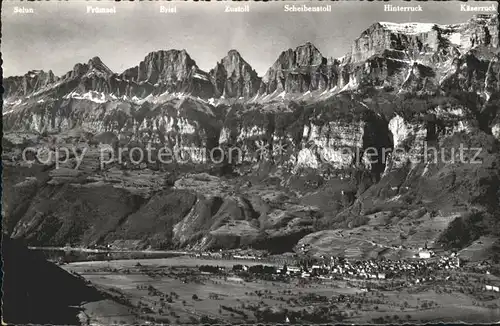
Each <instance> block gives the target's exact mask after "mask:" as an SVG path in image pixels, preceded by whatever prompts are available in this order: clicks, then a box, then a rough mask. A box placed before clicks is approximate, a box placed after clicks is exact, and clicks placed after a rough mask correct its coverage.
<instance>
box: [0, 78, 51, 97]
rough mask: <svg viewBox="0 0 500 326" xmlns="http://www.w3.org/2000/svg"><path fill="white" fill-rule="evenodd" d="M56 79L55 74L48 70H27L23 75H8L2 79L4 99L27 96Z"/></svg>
mask: <svg viewBox="0 0 500 326" xmlns="http://www.w3.org/2000/svg"><path fill="white" fill-rule="evenodd" d="M56 80H57V78H56V76H55V75H54V73H53V72H52V70H49V71H48V72H45V71H43V70H34V71H28V72H27V73H26V74H25V75H24V76H16V77H8V78H5V79H4V80H3V88H4V99H5V100H6V101H7V102H9V100H11V99H19V98H22V97H24V96H28V95H29V94H32V93H34V92H37V91H38V90H40V89H42V88H44V87H47V86H48V85H50V84H52V83H54V82H55V81H56Z"/></svg>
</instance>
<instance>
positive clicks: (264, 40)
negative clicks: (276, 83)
mask: <svg viewBox="0 0 500 326" xmlns="http://www.w3.org/2000/svg"><path fill="white" fill-rule="evenodd" d="M491 3H494V2H488V3H481V4H480V5H487V4H491ZM239 4H248V5H249V6H250V12H249V13H225V12H224V9H225V6H226V5H231V6H235V5H239ZM287 4H288V5H290V4H295V5H301V4H306V5H318V4H322V5H331V6H332V11H331V12H322V13H304V12H300V13H289V12H284V10H283V8H284V6H285V5H287ZM385 4H392V5H406V6H408V5H412V6H416V5H421V6H422V9H423V11H422V12H412V13H408V12H385V11H384V5H385ZM461 4H463V3H460V2H455V1H453V2H432V3H417V2H399V1H391V2H365V1H342V2H312V1H307V2H300V1H276V2H244V3H241V2H238V3H234V2H163V1H141V2H137V1H134V2H109V1H105V0H104V1H99V2H97V1H83V0H72V1H37V2H26V1H23V2H18V1H15V0H14V1H7V2H6V1H3V3H2V16H1V18H2V43H1V45H0V49H1V51H2V59H3V69H4V76H5V77H8V76H13V75H23V74H25V73H26V72H27V71H29V70H35V69H41V70H45V71H48V70H52V71H53V72H54V73H55V74H56V75H62V74H64V73H66V72H67V71H69V70H71V69H72V68H73V66H74V65H75V64H76V63H79V62H81V63H84V62H88V60H89V59H90V58H92V57H94V56H99V57H100V58H101V59H102V61H103V62H104V63H105V64H106V65H107V66H108V67H109V68H111V70H113V71H115V72H117V73H121V72H122V71H124V70H125V69H127V68H130V67H133V66H136V65H137V64H138V63H139V62H140V61H141V60H143V59H144V57H145V56H146V55H147V54H148V53H150V52H152V51H157V50H169V49H179V50H182V49H185V50H186V51H187V52H188V53H189V55H190V56H191V57H192V58H193V59H194V60H195V61H196V63H197V65H198V66H199V67H200V68H201V69H203V70H206V71H208V70H210V69H211V68H213V67H214V66H215V64H216V62H217V61H220V59H222V58H223V57H224V56H225V55H226V54H227V52H228V51H229V50H231V49H236V50H238V51H239V52H240V54H241V55H242V57H243V58H244V59H245V60H246V61H247V62H248V63H249V64H250V65H251V66H252V67H253V68H254V69H255V70H256V71H257V73H258V74H259V75H260V76H262V75H264V74H265V72H266V71H267V69H268V68H269V67H270V66H271V65H272V64H273V62H274V61H275V60H276V59H277V58H278V56H279V54H280V53H281V52H282V51H285V50H287V49H289V48H295V47H297V46H299V45H301V44H304V43H306V42H308V41H309V42H311V43H313V44H314V45H316V47H317V48H318V49H319V50H320V51H321V53H322V54H323V56H325V57H335V58H336V57H340V56H343V55H345V54H346V53H347V52H348V50H349V48H350V45H351V43H352V41H353V40H354V39H355V38H357V37H358V36H359V35H360V34H361V32H363V31H364V30H365V29H367V28H368V27H369V26H370V25H371V24H373V23H375V22H378V21H388V22H397V23H404V22H425V23H437V24H451V23H461V22H465V21H467V20H468V19H469V18H470V17H471V16H472V15H473V13H471V12H463V11H460V5H461ZM469 4H473V3H471V2H470V3H469ZM89 5H91V6H99V7H113V6H115V7H116V11H117V13H116V14H108V15H104V14H101V15H98V14H87V13H86V7H87V6H89ZM173 5H175V6H176V7H177V13H176V14H164V13H160V6H173ZM495 5H496V3H495ZM16 6H17V7H25V8H28V7H29V8H33V9H34V11H35V12H34V13H33V14H15V13H14V7H16Z"/></svg>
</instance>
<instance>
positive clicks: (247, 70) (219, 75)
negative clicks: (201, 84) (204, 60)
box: [210, 50, 260, 99]
mask: <svg viewBox="0 0 500 326" xmlns="http://www.w3.org/2000/svg"><path fill="white" fill-rule="evenodd" d="M210 77H211V79H212V81H213V83H214V87H215V97H220V96H223V97H224V98H241V97H243V98H247V99H248V98H250V97H252V96H254V95H255V94H256V93H257V91H258V88H259V83H260V78H259V77H258V76H257V73H256V72H255V70H253V69H252V67H251V66H250V65H249V64H248V63H247V62H246V61H245V60H244V59H243V58H242V57H241V55H240V54H239V53H238V51H236V50H231V51H229V52H228V54H227V56H225V57H224V58H223V59H222V60H221V61H220V62H218V63H217V65H216V66H215V68H214V69H212V70H211V71H210Z"/></svg>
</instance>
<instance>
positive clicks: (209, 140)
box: [3, 15, 500, 248]
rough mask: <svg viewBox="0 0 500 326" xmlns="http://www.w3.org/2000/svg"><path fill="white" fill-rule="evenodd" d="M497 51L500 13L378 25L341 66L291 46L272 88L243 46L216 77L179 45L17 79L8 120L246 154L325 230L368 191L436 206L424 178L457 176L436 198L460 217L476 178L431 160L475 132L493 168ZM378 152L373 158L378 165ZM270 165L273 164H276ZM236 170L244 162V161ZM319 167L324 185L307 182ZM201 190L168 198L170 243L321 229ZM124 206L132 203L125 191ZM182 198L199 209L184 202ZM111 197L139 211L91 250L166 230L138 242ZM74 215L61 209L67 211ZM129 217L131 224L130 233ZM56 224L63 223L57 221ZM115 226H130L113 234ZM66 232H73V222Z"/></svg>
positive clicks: (29, 221)
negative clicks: (126, 63)
mask: <svg viewBox="0 0 500 326" xmlns="http://www.w3.org/2000/svg"><path fill="white" fill-rule="evenodd" d="M499 58H500V57H499V52H498V18H497V16H484V15H480V16H477V17H475V18H473V19H471V20H470V21H468V22H466V23H464V24H457V25H447V26H440V25H434V24H416V23H415V24H414V23H411V24H392V23H377V24H374V25H373V26H371V27H369V28H368V29H367V30H366V31H365V32H363V33H362V35H361V36H360V37H359V38H358V39H356V40H355V41H354V42H353V45H352V48H351V50H350V51H349V53H348V54H347V55H346V56H345V57H344V58H342V59H326V57H324V56H323V54H321V53H320V51H319V50H318V49H317V48H316V47H314V45H312V44H311V43H307V44H305V45H302V46H299V47H297V48H296V49H289V50H287V51H284V52H283V53H282V54H281V55H280V56H279V57H278V59H277V60H276V62H275V63H274V64H273V65H272V66H271V67H270V68H269V70H268V71H267V73H266V74H265V76H264V77H263V78H262V80H260V79H259V78H258V76H257V75H256V73H255V71H254V70H253V69H252V68H251V67H250V65H249V64H248V63H247V62H246V61H245V60H243V58H242V57H241V56H240V55H239V54H238V53H237V52H236V51H233V50H232V51H230V52H229V53H228V55H227V56H226V57H225V58H223V59H222V60H221V61H220V62H219V63H217V65H216V66H215V68H214V69H212V70H211V71H210V72H209V73H204V72H202V71H201V70H200V69H199V68H198V67H197V66H196V63H195V62H194V61H193V60H192V59H191V57H190V56H189V55H188V54H187V53H186V52H185V51H178V50H170V51H158V52H153V53H150V54H149V55H148V56H147V57H146V58H145V59H144V60H143V61H142V62H141V63H140V64H139V65H138V66H136V67H133V68H130V69H128V70H126V71H125V72H124V73H122V74H115V73H113V72H112V71H110V70H109V69H108V68H107V67H106V66H105V65H104V64H103V63H102V62H101V60H99V59H98V58H93V59H91V60H90V61H89V62H88V63H86V64H77V65H75V67H74V69H73V70H72V71H70V72H68V73H67V74H65V75H64V76H61V77H59V78H58V77H54V76H53V75H51V74H50V73H47V74H45V73H41V72H40V73H34V74H31V75H33V76H31V75H30V74H28V75H26V76H23V77H12V78H8V79H6V82H5V83H6V85H7V87H6V94H8V96H7V98H8V103H7V105H6V108H5V109H4V115H3V122H4V128H5V129H6V130H9V131H16V132H26V131H30V132H39V133H43V132H44V131H47V132H51V133H62V132H66V131H68V130H77V129H78V130H79V129H81V130H84V131H87V132H90V133H92V134H94V135H99V134H102V133H110V134H112V135H114V137H115V138H116V139H120V142H121V143H123V144H125V145H127V144H140V145H141V146H143V145H144V144H147V143H153V144H161V145H167V146H169V147H170V148H174V147H177V148H183V149H189V150H190V151H192V152H193V153H195V154H193V155H194V156H195V157H196V160H195V161H196V162H201V161H203V158H205V159H206V158H207V157H206V156H205V157H203V155H204V154H199V153H200V152H202V150H203V149H209V150H210V149H212V148H215V147H217V146H221V147H227V148H231V147H235V146H236V147H238V148H239V150H240V151H241V155H242V156H241V158H242V161H243V164H242V165H243V166H245V165H247V164H249V165H252V166H254V167H253V170H252V172H248V173H250V174H253V173H255V174H258V175H259V176H258V178H261V179H262V175H261V174H264V175H266V176H265V180H267V181H266V182H269V183H271V184H272V185H273V187H274V186H276V187H278V188H279V187H285V188H293V187H295V186H294V185H296V184H300V186H297V187H295V188H294V189H299V190H297V191H298V192H299V193H300V195H299V198H300V200H299V199H296V200H299V201H304V202H301V204H304V205H306V204H305V202H306V201H307V203H308V204H307V205H309V203H313V204H314V205H316V206H320V207H322V209H324V210H325V211H326V212H328V214H330V215H328V214H327V215H328V216H329V217H325V218H324V221H323V222H325V223H327V225H329V226H332V225H335V226H342V227H348V226H349V225H351V226H352V225H356V224H359V223H361V222H360V221H363V220H365V219H366V218H368V217H366V216H367V214H365V213H366V211H367V210H369V208H367V207H368V206H370V205H372V204H373V203H371V202H370V200H371V199H367V197H366V196H365V197H362V196H361V195H363V194H364V193H365V191H368V190H369V191H368V192H367V194H368V193H369V194H370V195H371V196H373V197H375V198H378V199H376V200H375V202H377V200H380V202H381V203H384V205H385V204H387V205H393V204H392V203H393V202H397V203H399V204H401V205H403V206H404V205H406V204H407V203H406V201H405V200H408V201H410V202H411V201H412V200H413V199H411V198H410V199H404V198H406V197H405V196H408V195H407V194H406V192H404V191H403V190H405V189H404V187H408V188H411V187H413V186H419V187H420V186H421V187H422V188H421V189H420V190H419V191H418V192H417V195H418V196H420V197H421V198H424V199H425V200H426V201H428V202H429V203H431V204H432V200H433V199H432V197H429V196H427V194H425V191H426V190H429V188H432V187H430V186H425V185H426V184H427V183H429V184H438V183H439V180H438V179H439V178H440V177H442V178H445V179H446V182H447V183H446V184H447V185H449V189H448V190H447V192H446V193H445V194H441V193H438V194H435V195H436V198H438V197H439V196H441V195H442V196H445V197H446V196H448V197H446V200H447V203H448V204H449V205H450V207H452V208H450V210H453V209H455V208H456V205H457V204H456V203H457V201H456V200H455V199H454V198H455V197H453V196H454V195H453V192H452V190H450V189H452V188H453V178H454V176H453V175H454V173H455V172H454V171H455V170H456V171H459V172H458V173H459V174H460V180H461V181H460V182H461V186H463V189H466V188H467V185H466V182H465V181H464V180H463V178H462V177H463V176H465V175H466V172H464V171H468V170H467V169H466V168H463V167H459V166H457V165H453V164H449V163H446V162H444V163H443V164H442V165H439V166H437V167H436V166H432V165H431V164H430V163H429V162H423V158H424V157H427V156H426V153H425V149H426V148H427V147H432V146H434V147H436V148H438V149H442V148H447V147H450V146H452V147H453V146H455V147H456V146H457V143H456V141H458V140H457V139H462V140H463V139H466V138H467V137H469V136H471V137H473V138H474V141H473V142H472V141H471V142H468V143H474V146H479V145H480V143H481V142H484V143H485V144H486V145H487V147H488V148H489V149H490V151H491V153H489V154H488V155H487V156H485V158H486V159H487V160H488V164H489V165H488V166H489V167H485V166H483V167H482V168H480V169H473V170H474V171H478V173H480V174H481V175H482V174H483V173H484V174H488V173H489V172H488V171H489V170H488V169H489V168H491V169H494V167H495V164H496V163H495V164H494V163H493V162H496V159H497V157H496V156H495V155H497V152H496V150H497V145H495V144H496V143H495V141H498V138H499V137H500V136H499V134H500V133H499V130H500V128H499V127H498V126H499V125H500V123H499V121H500V118H499V117H500V111H499V110H498V103H499V99H500V84H499V82H498V81H499V80H500V76H499V74H500V66H499V64H498V62H499ZM495 137H496V139H497V140H495ZM478 144H479V145H478ZM469 145H470V144H469ZM486 145H485V146H486ZM367 150H370V151H371V152H373V151H375V157H371V156H370V155H368V154H367V152H366V151H367ZM384 150H385V151H386V152H384ZM391 151H393V152H391ZM389 152H391V153H390V154H388V153H389ZM197 153H198V154H197ZM450 155H451V154H450ZM266 166H271V167H272V168H269V170H266V168H265V167H266ZM231 168H234V169H236V170H237V169H240V170H241V169H242V168H241V165H239V164H233V165H232V166H231ZM260 169H264V170H263V171H264V172H259V171H261V170H260ZM240 170H238V171H240ZM241 171H242V170H241ZM241 171H240V173H241V174H244V173H243V172H241ZM270 171H273V174H272V176H271V172H270ZM310 174H313V175H315V176H317V177H318V178H319V180H320V181H318V180H316V179H314V180H313V181H311V180H309V179H307V178H308V176H309V175H310ZM339 176H340V177H339ZM301 178H306V179H307V182H306V181H304V182H303V181H301V180H302V179H301ZM481 178H482V177H481ZM195 179H196V178H195ZM261 179H259V180H261ZM345 179H348V180H349V181H347V182H348V183H349V186H348V187H347V186H346V187H344V186H342V187H340V186H337V185H336V184H335V186H332V185H331V184H329V185H328V187H327V188H326V190H325V188H321V189H320V190H318V187H319V185H320V184H324V182H327V181H328V180H333V181H331V182H333V183H335V182H340V183H342V184H343V183H344V182H346V181H345ZM486 179H487V181H488V182H486V184H487V187H486V186H485V188H483V186H481V185H482V184H483V183H481V184H480V183H478V184H477V185H474V186H473V185H470V186H471V187H473V189H474V190H473V191H476V190H477V192H478V193H482V192H485V193H486V195H485V196H487V197H488V198H490V197H491V196H493V195H492V194H496V193H497V189H496V188H495V186H494V180H496V179H494V178H493V179H490V178H486ZM203 180H204V181H202V182H201V183H202V184H203V183H208V184H212V183H213V184H215V185H214V187H216V188H217V187H225V186H227V187H231V185H227V184H224V183H223V182H222V181H220V180H215V181H213V180H211V179H210V177H207V178H205V179H203ZM325 180H326V181H325ZM339 180H341V181H339ZM394 180H396V181H394ZM403 180H406V181H403ZM481 180H482V179H481ZM301 182H302V183H307V184H308V185H307V186H304V185H303V184H302V183H301ZM405 182H406V183H405ZM419 182H422V183H423V184H424V185H422V184H420V183H419ZM481 182H482V181H481ZM311 184H314V185H316V186H314V187H316V188H314V187H313V188H314V189H315V192H314V193H313V194H308V193H307V191H308V189H310V188H308V187H310V185H311ZM197 185H198V186H200V184H199V183H197ZM233 186H234V185H233ZM200 187H201V186H200ZM325 187H326V186H325ZM330 187H331V188H330ZM194 188H195V187H191V186H186V184H185V183H183V182H180V183H176V184H175V189H176V190H175V191H176V192H177V191H187V192H189V193H193V192H194V193H196V195H193V196H192V197H189V196H184V195H182V194H175V195H173V194H169V193H165V194H164V195H165V198H168V200H169V201H178V202H179V211H175V214H173V215H175V216H173V217H172V218H168V219H166V220H168V229H169V230H171V233H169V239H168V241H169V243H170V244H173V243H174V244H175V245H179V246H188V245H193V246H195V247H197V248H206V247H214V248H215V247H228V246H229V247H235V246H236V247H237V246H238V245H239V244H243V243H244V244H245V245H256V244H257V243H269V242H266V241H268V240H269V239H270V238H272V239H274V240H273V241H275V240H276V239H283V238H280V237H281V236H283V237H284V238H287V237H288V236H290V237H291V238H293V239H295V237H298V236H299V235H303V234H302V233H300V232H301V231H300V227H296V224H293V223H298V224H300V223H304V225H306V226H305V228H304V229H307V230H308V232H309V231H311V230H312V229H313V228H312V226H311V225H313V224H314V225H318V223H319V222H317V221H316V222H314V221H312V220H311V216H313V215H314V214H313V213H310V214H309V213H307V214H305V213H303V210H302V208H303V207H302V208H300V209H298V208H297V207H296V206H293V205H295V204H297V203H293V205H292V203H289V204H290V205H288V206H286V207H280V208H279V211H278V208H276V207H274V209H276V211H275V212H274V213H270V212H271V211H272V210H266V211H265V213H264V212H263V211H261V210H260V208H259V209H256V208H255V207H254V206H255V205H256V206H258V207H261V206H262V205H261V204H258V205H257V204H255V205H254V202H252V200H253V199H252V198H253V197H252V196H251V195H249V193H251V190H245V193H244V194H235V193H231V191H228V190H227V189H223V190H220V191H218V192H217V193H216V194H211V195H210V194H207V192H210V191H211V190H210V189H208V190H207V191H203V192H202V193H200V192H199V191H195V190H194ZM479 188H481V189H479ZM486 188H487V189H486ZM155 189H156V188H155ZM235 189H238V187H236V186H235ZM273 189H274V188H273ZM304 189H306V190H304ZM332 189H333V190H332ZM370 189H371V190H370ZM259 190H262V189H259ZM264 190H268V189H267V188H266V189H264ZM406 190H408V189H406ZM58 191H59V190H58ZM78 191H81V190H78ZM273 191H277V190H276V189H274V190H273ZM279 191H282V189H280V190H279ZM235 192H237V191H236V190H235ZM113 193H114V192H113ZM40 195H41V196H42V197H41V198H43V196H48V195H47V194H46V193H42V194H40ZM51 195H52V193H51ZM110 195H111V192H110ZM414 195H415V194H414ZM438 195H439V196H438ZM60 196H61V198H62V197H63V194H60ZM269 196H271V195H269ZM301 196H303V197H304V198H306V199H304V198H303V197H301ZM367 196H368V195H367ZM394 196H400V197H397V198H396V197H394ZM415 196H416V195H415ZM450 196H451V197H453V199H450ZM117 197H119V198H122V197H123V196H122V194H121V193H118V192H117ZM180 197H183V198H188V197H189V200H187V201H186V202H184V201H182V200H180V199H179V198H180ZM393 197H394V198H393ZM479 197H481V196H480V195H477V194H476V195H474V196H472V195H471V196H469V197H464V198H465V199H464V200H465V201H466V202H467V203H469V204H470V205H475V204H473V202H474V203H476V201H477V200H479V199H478V198H479ZM162 198H163V197H161V198H156V199H154V200H153V199H151V198H148V199H147V200H150V206H147V207H145V208H144V209H145V212H148V210H149V209H153V208H151V207H157V206H158V205H160V202H161V200H162ZM242 198H243V199H242ZM325 198H327V199H328V200H326V199H325ZM332 198H333V199H332ZM400 198H403V199H401V200H400ZM111 199H112V200H113V201H117V202H118V203H119V205H120V206H124V207H125V206H126V208H127V209H125V210H123V211H117V212H116V214H114V215H110V216H112V217H113V221H114V222H113V223H114V224H113V225H112V226H109V227H108V226H107V227H108V229H107V230H109V232H110V234H106V235H103V234H95V233H93V232H92V231H88V232H89V233H88V235H87V233H85V234H84V236H85V237H87V238H85V241H87V242H92V241H94V242H95V241H117V239H122V238H126V239H128V238H130V239H132V238H134V239H135V238H136V237H147V236H150V235H154V239H159V240H158V241H160V240H161V234H160V233H161V232H160V233H158V232H155V230H153V229H149V228H148V227H146V226H145V230H143V233H141V234H140V235H137V234H135V233H133V232H132V231H133V229H135V228H137V227H138V226H137V225H139V224H140V223H139V222H138V221H139V218H142V216H143V213H140V214H135V213H134V212H132V211H133V209H132V208H131V206H127V205H128V204H127V205H125V204H123V203H122V202H120V201H119V200H118V199H117V198H111ZM274 199H275V202H279V200H278V199H276V198H274ZM330 199H332V201H333V203H332V202H331V201H330ZM424 199H421V200H424ZM249 200H250V202H252V204H251V205H250V204H248V201H249ZM262 200H264V201H265V199H262ZM389 200H392V201H389ZM401 201H402V202H401ZM388 203H389V204H388ZM426 203H427V202H426ZM492 203H493V204H491V203H484V202H481V205H479V206H480V207H481V209H485V210H488V211H493V210H494V208H493V206H494V203H495V202H494V201H492ZM351 204H354V206H352V207H350V205H351ZM399 204H398V205H399ZM431 204H429V205H431ZM363 205H367V206H366V207H362V206H363ZM394 205H395V204H394ZM415 205H418V204H417V203H415ZM132 206H133V205H132ZM160 206H161V205H160ZM431 206H432V205H431ZM162 207H163V206H162ZM349 207H350V208H349ZM391 207H392V206H391ZM347 208H349V209H347ZM162 209H163V208H162ZM165 209H169V210H171V209H172V208H170V207H167V208H165ZM304 209H305V208H304ZM342 209H344V211H341V210H342ZM39 211H40V210H38V209H37V208H36V207H34V208H30V210H29V212H28V213H29V214H28V213H26V214H28V215H26V214H22V215H23V223H24V224H23V225H21V226H18V227H17V228H14V229H15V234H16V235H18V236H22V237H25V236H26V237H28V235H29V234H32V233H34V232H35V231H36V230H38V229H37V228H38V227H39V226H40V225H43V227H50V225H49V226H45V223H42V222H41V221H42V220H43V218H42V217H40V216H37V215H36V214H38V213H37V212H39ZM63 211H66V210H63ZM63 211H55V213H54V214H55V215H58V216H63V215H64V214H63ZM290 212H293V214H292V213H290ZM49 213H50V212H49ZM288 213H290V214H288ZM47 214H48V213H47ZM72 214H73V213H72ZM75 214H76V213H74V214H73V215H75ZM144 214H146V213H144ZM273 214H276V215H279V216H281V217H283V218H284V220H285V222H283V224H279V223H278V224H276V225H279V226H277V227H276V228H274V226H273V227H271V226H272V225H275V224H273V223H274V222H276V221H274V220H273V218H272V217H273V216H274V215H273ZM287 214H288V215H287ZM49 215H50V214H49ZM146 215H147V214H146ZM368 215H369V214H368ZM75 216H76V215H75ZM148 216H149V215H148ZM263 216H265V217H266V218H264V217H263ZM129 217H130V219H131V220H130V224H127V223H125V224H123V225H121V224H120V222H119V221H122V220H127V219H128V218H129ZM64 218H66V215H64ZM158 218H159V219H162V218H163V217H161V216H159V215H158ZM136 219H137V220H136ZM268 219H269V220H268ZM56 220H57V221H54V223H56V222H57V223H59V224H61V222H60V219H56ZM292 220H293V221H295V222H293V223H292V222H291V221H292ZM72 221H73V222H74V220H72ZM273 221H274V222H273ZM49 222H50V220H49ZM288 222H290V223H291V224H288ZM89 223H90V224H92V223H97V222H95V221H93V220H92V221H90V222H89ZM276 223H277V222H276ZM280 223H281V222H280ZM315 223H316V224H315ZM59 224H57V225H59ZM70 224H71V223H70ZM270 225H271V226H270ZM320 225H321V224H320ZM118 226H119V227H120V228H121V229H120V230H121V231H120V232H119V233H118V234H114V231H113V230H114V229H116V228H117V227H118ZM61 227H65V228H69V226H65V224H64V223H62V224H61ZM282 227H283V228H286V230H287V231H286V232H285V231H283V229H281V228H282ZM63 231H64V232H63ZM63 231H60V232H62V233H60V234H61V235H59V233H55V234H56V235H57V237H59V238H57V239H59V240H60V241H63V240H65V239H66V238H67V237H68V231H67V229H65V230H63ZM169 232H170V231H169ZM56 235H54V236H56ZM141 239H142V238H141ZM272 243H274V242H272Z"/></svg>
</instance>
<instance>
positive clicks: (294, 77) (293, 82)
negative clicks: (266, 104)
mask: <svg viewBox="0 0 500 326" xmlns="http://www.w3.org/2000/svg"><path fill="white" fill-rule="evenodd" d="M328 77H329V76H328V68H327V59H326V58H325V57H323V56H322V55H321V53H320V52H319V50H318V49H317V48H316V47H315V46H314V45H313V44H312V43H306V44H304V45H302V46H299V47H297V48H296V49H295V50H293V49H288V50H287V51H284V52H282V53H281V55H280V56H279V57H278V59H277V60H276V62H275V63H274V64H273V65H272V66H271V68H269V70H268V71H267V72H266V74H265V75H264V77H263V78H262V84H261V86H260V92H261V93H264V94H270V93H273V92H278V93H281V92H285V93H305V92H307V91H315V90H324V89H326V88H327V87H328V86H329V78H328Z"/></svg>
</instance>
